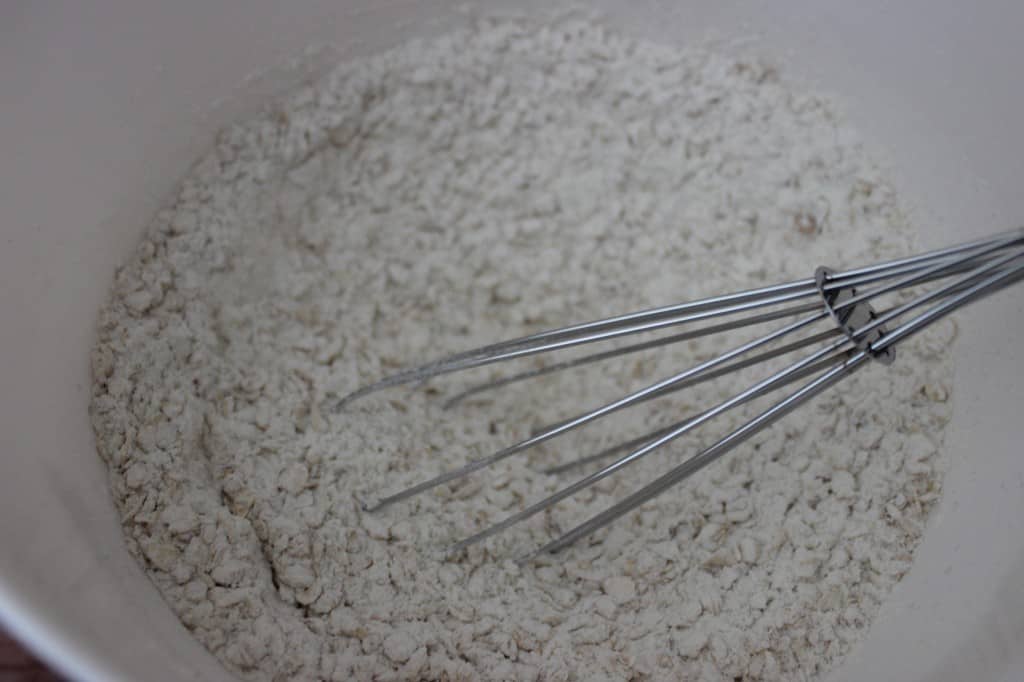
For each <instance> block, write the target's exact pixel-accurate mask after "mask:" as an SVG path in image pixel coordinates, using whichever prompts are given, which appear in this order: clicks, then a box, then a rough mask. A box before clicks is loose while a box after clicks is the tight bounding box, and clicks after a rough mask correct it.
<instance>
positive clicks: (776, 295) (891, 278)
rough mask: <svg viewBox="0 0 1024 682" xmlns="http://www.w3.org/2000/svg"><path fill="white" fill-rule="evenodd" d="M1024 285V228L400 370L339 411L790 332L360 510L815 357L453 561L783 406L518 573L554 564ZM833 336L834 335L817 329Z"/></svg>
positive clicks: (625, 458)
mask: <svg viewBox="0 0 1024 682" xmlns="http://www.w3.org/2000/svg"><path fill="white" fill-rule="evenodd" d="M1022 278H1024V228H1019V229H1016V230H1012V231H1009V232H1004V233H1000V234H997V235H994V236H991V237H988V238H985V239H980V240H976V241H972V242H968V243H964V244H959V245H957V246H952V247H948V248H944V249H940V250H937V251H931V252H928V253H924V254H921V255H917V256H912V257H908V258H901V259H898V260H891V261H888V262H885V263H879V264H875V265H869V266H866V267H859V268H854V269H851V270H844V271H835V270H832V269H829V268H826V267H819V268H817V270H816V271H815V273H814V276H813V277H811V278H808V279H804V280H799V281H793V282H788V283H784V284H778V285H774V286H768V287H763V288H759V289H751V290H748V291H742V292H739V293H733V294H728V295H723V296H717V297H713V298H707V299H703V300H698V301H692V302H687V303H681V304H677V305H670V306H665V307H660V308H653V309H650V310H644V311H640V312H634V313H629V314H626V315H620V316H617V317H610V318H606V319H602V320H596V321H593V322H587V323H583V324H576V325H572V326H568V327H563V328H561V329H554V330H550V331H544V332H540V333H536V334H531V335H529V336H524V337H520V338H516V339H512V340H509V341H503V342H500V343H495V344H492V345H488V346H484V347H482V348H477V349H474V350H469V351H466V352H462V353H458V354H455V355H452V356H449V357H446V358H443V359H440V360H437V361H434V362H431V363H428V364H426V365H422V366H419V367H415V368H412V369H408V370H405V371H401V372H399V373H397V374H394V375H392V376H388V377H386V378H384V379H382V380H380V381H378V382H377V383H374V384H372V385H369V386H365V387H363V388H360V389H359V390H357V391H355V392H354V393H351V394H349V395H348V396H346V397H344V398H343V399H342V400H341V401H340V403H339V407H344V406H345V405H347V404H348V403H350V402H351V401H353V400H356V399H358V398H360V397H362V396H365V395H367V394H368V393H371V392H375V391H378V390H382V389H385V388H390V387H395V386H399V385H403V384H411V383H420V382H423V381H425V380H427V379H429V378H431V377H436V376H439V375H442V374H448V373H451V372H458V371H461V370H467V369H471V368H475V367H481V366H483V365H488V364H491V363H496V362H503V361H509V360H514V359H517V358H524V357H527V356H531V355H535V354H538V353H548V352H552V351H559V350H564V349H567V348H571V347H575V346H580V345H584V344H593V343H599V342H607V341H613V340H615V339H620V338H622V337H627V336H632V335H637V334H644V333H651V332H658V331H661V330H669V331H672V333H671V334H669V335H667V336H660V337H655V338H649V339H647V340H644V341H640V342H636V343H632V344H629V345H624V346H617V347H613V348H611V349H608V350H604V351H602V352H598V353H594V354H590V355H585V356H583V357H576V358H573V359H570V360H564V361H561V362H556V363H553V364H550V365H547V366H545V367H542V368H540V369H533V370H530V371H526V372H520V373H517V374H512V375H511V376H508V377H505V378H502V379H499V380H497V381H491V382H488V383H483V384H480V385H477V386H474V387H472V388H470V389H469V390H467V391H464V392H462V393H460V394H459V395H456V396H455V397H454V398H452V399H450V400H449V401H448V403H447V404H448V405H451V404H454V403H456V402H459V401H461V400H463V399H465V398H466V397H468V396H470V395H473V394H477V393H481V392H484V391H489V390H494V389H497V388H500V387H503V386H507V385H509V384H511V383H515V382H519V381H523V380H527V379H530V378H533V377H537V376H540V375H544V374H548V373H551V372H555V371H561V370H565V369H569V368H571V367H579V366H582V365H586V364H590V363H594V362H601V361H605V360H610V359H612V358H616V357H620V356H623V355H625V354H628V353H636V352H640V351H644V350H649V349H652V348H657V347H661V346H665V345H667V344H671V343H679V342H682V341H685V340H689V339H694V338H697V337H702V336H707V335H710V334H718V333H722V332H726V331H730V330H734V329H739V328H742V327H748V326H752V325H765V324H769V323H771V322H778V321H781V322H782V324H781V326H778V327H777V328H775V329H772V330H771V331H768V332H767V333H766V334H764V335H763V336H760V337H759V338H756V339H754V340H752V341H750V342H747V343H743V344H741V345H738V346H736V347H735V348H732V349H730V350H727V351H725V352H723V353H721V354H720V355H718V356H717V357H714V358H712V359H710V360H707V361H704V362H700V363H698V364H696V365H694V366H693V367H690V368H688V369H686V370H684V371H681V372H679V373H677V374H674V375H672V376H669V377H666V378H663V379H660V380H659V381H657V382H655V383H653V384H651V385H649V386H647V387H645V388H643V389H640V390H637V391H634V392H632V393H630V394H629V395H626V396H624V397H622V398H619V399H618V400H614V401H612V402H610V403H607V404H605V405H602V406H600V407H598V408H595V409H592V410H588V411H586V412H584V413H583V414H580V415H578V416H576V417H573V418H571V419H567V420H564V421H560V422H558V423H556V424H552V425H550V426H547V427H544V428H542V429H540V430H538V431H535V432H534V433H533V435H531V436H530V437H528V438H526V439H525V440H522V441H520V442H518V443H514V444H512V445H509V446H507V447H504V448H501V449H499V450H497V451H496V452H494V453H493V454H491V455H488V456H486V457H482V458H479V459H473V460H470V461H468V462H467V463H466V464H464V465H463V466H461V467H458V468H456V469H452V470H450V471H446V472H444V473H441V474H440V475H438V476H435V477H433V478H430V479H428V480H425V481H423V482H422V483H419V484H417V485H414V486H412V487H410V488H407V489H405V490H401V491H399V492H396V493H393V494H390V495H387V496H383V497H380V498H378V499H377V500H376V501H374V502H372V503H369V504H368V503H363V509H364V510H365V511H366V512H374V511H377V510H380V509H382V508H384V507H386V506H389V505H393V504H395V503H397V502H400V501H402V500H406V499H408V498H410V497H412V496H414V495H418V494H420V493H423V492H425V491H427V490H430V489H432V488H435V487H437V486H440V485H443V484H445V483H449V482H451V481H454V480H456V479H458V478H461V477H463V476H467V475H469V474H471V473H473V472H475V471H478V470H480V469H483V468H485V467H487V466H489V465H491V464H494V463H495V462H498V461H499V460H503V459H505V458H507V457H512V456H514V455H518V454H521V453H523V452H524V451H526V450H528V449H529V448H532V447H534V446H537V445H539V444H540V443H544V442H546V441H549V440H551V439H553V438H556V437H558V436H561V435H563V434H565V433H567V432H569V431H571V430H574V429H578V428H581V427H583V426H585V425H587V424H590V423H592V422H594V421H595V420H598V419H600V418H602V417H606V416H607V415H609V414H611V413H613V412H617V411H619V410H623V409H626V408H629V407H633V406H635V405H637V404H639V403H642V402H645V401H648V400H651V399H653V398H657V397H660V396H663V395H665V394H667V393H669V392H673V391H678V390H682V389H684V388H689V387H692V386H694V385H696V384H699V383H701V382H705V381H710V380H712V379H714V378H716V377H720V376H723V375H725V374H728V373H731V372H736V371H739V370H741V369H744V368H747V367H751V366H753V365H756V364H758V363H763V362H766V361H768V360H771V359H773V358H779V357H782V356H785V355H789V354H794V353H797V352H798V351H804V356H803V357H801V358H800V359H798V360H796V361H794V362H792V363H791V364H789V365H788V366H786V367H784V368H783V369H781V370H779V371H777V372H774V373H772V374H771V375H770V376H768V377H766V378H765V379H763V380H761V381H758V382H756V383H754V384H753V385H752V386H750V387H749V388H747V389H745V390H743V391H741V392H740V393H738V394H736V395H734V396H732V397H731V398H729V399H727V400H724V401H723V402H721V403H719V404H717V405H714V406H712V407H710V408H708V409H706V410H704V411H703V412H700V413H699V414H696V415H692V416H688V417H686V418H683V419H680V420H679V421H676V422H675V423H673V424H670V425H668V426H665V427H663V428H660V429H658V430H656V431H654V432H652V433H648V434H646V435H644V436H642V437H640V438H635V439H633V440H630V441H628V442H625V443H622V444H620V445H616V446H615V447H612V448H609V449H606V450H604V451H602V452H599V453H596V454H594V455H590V456H588V457H585V458H583V459H581V460H578V461H575V462H570V463H569V464H566V465H561V466H557V467H553V468H551V469H548V472H549V473H562V472H565V471H568V470H570V469H571V468H573V467H576V466H578V465H581V464H586V463H593V462H599V461H604V460H607V459H610V458H611V457H613V456H614V455H621V456H619V457H618V458H616V459H615V460H614V461H612V462H611V463H609V464H606V465H604V466H602V467H601V468H600V469H598V470H597V471H595V472H593V473H591V474H589V475H587V476H584V477H583V478H581V479H579V480H578V481H576V482H575V483H572V484H571V485H568V486H567V487H565V488H563V489H561V490H559V491H558V492H555V493H554V494H552V495H549V496H548V497H545V498H544V499H541V500H538V501H536V502H534V503H532V504H529V505H527V506H526V507H525V508H524V509H522V510H521V511H519V512H516V513H514V514H512V515H511V516H509V517H508V518H506V519H504V520H502V521H500V522H498V523H495V524H494V525H492V526H490V527H487V528H485V529H483V530H481V531H480V532H478V533H476V534H475V535H473V536H471V537H468V538H465V539H463V540H460V541H458V542H456V543H455V544H453V545H452V546H450V547H449V548H448V550H449V551H450V552H458V551H460V550H462V549H465V548H466V547H469V546H470V545H472V544H475V543H478V542H480V541H482V540H484V539H486V538H488V537H490V536H492V535H494V534H496V533H499V532H501V531H503V530H505V529H507V528H509V527H510V526H512V525H514V524H516V523H519V522H520V521H523V520H525V519H527V518H529V517H530V516H532V515H534V514H537V513H540V512H542V511H544V510H546V509H548V508H550V507H552V506H553V505H555V504H557V503H558V502H559V501H561V500H564V499H566V498H568V497H570V496H572V495H575V494H576V493H578V492H580V491H581V490H583V489H584V488H587V487H588V486H591V485H593V484H595V483H597V482H598V481H600V480H601V479H603V478H605V477H607V476H611V475H613V474H615V473H616V472H618V471H620V470H622V469H623V468H624V467H626V466H629V465H630V464H632V463H634V462H636V461H637V460H639V459H641V458H642V457H644V456H646V455H648V454H650V453H651V452H652V451H654V450H655V449H657V448H660V447H662V446H663V445H665V444H667V443H669V442H671V441H674V440H676V439H677V438H680V437H681V436H683V435H685V434H687V433H689V432H691V431H693V430H695V429H697V428H698V427H699V426H701V425H703V424H706V423H708V422H710V421H711V420H713V419H715V418H716V417H720V416H721V415H723V414H725V413H726V412H728V411H730V410H733V409H735V408H737V407H738V406H740V405H743V404H745V403H748V402H750V401H752V400H754V399H756V398H759V397H762V396H765V395H769V394H776V393H778V394H779V396H780V397H779V398H778V400H777V402H775V403H774V404H773V405H772V406H770V407H769V408H767V409H765V410H763V411H762V412H760V413H759V414H757V415H756V416H755V417H753V418H752V419H750V420H749V421H747V422H746V423H744V424H743V425H742V426H740V427H739V428H737V429H735V430H734V431H732V432H731V433H729V434H728V435H726V436H725V437H723V438H721V439H720V440H718V441H717V442H715V443H713V444H712V445H710V446H708V447H706V448H703V449H702V450H700V451H699V452H697V453H696V454H695V455H693V456H692V457H690V458H689V459H685V460H684V461H682V462H681V463H679V464H678V465H676V466H675V467H674V468H671V469H670V470H669V471H667V472H666V473H664V474H662V475H661V476H660V477H658V478H656V479H655V480H653V481H651V482H650V483H649V484H647V485H645V486H643V487H642V488H640V489H639V490H637V491H636V492H633V493H632V494H630V495H628V496H627V497H625V498H624V499H622V500H620V501H618V502H616V503H615V504H613V505H611V506H610V507H608V508H607V509H605V510H604V511H602V512H600V513H599V514H597V515H595V516H594V517H592V518H590V519H589V520H586V521H584V522H583V523H581V524H579V525H578V526H576V527H574V528H572V529H571V530H569V531H568V532H566V533H564V534H563V535H561V536H560V537H557V538H555V539H553V540H551V541H550V542H548V543H547V544H545V545H544V546H542V547H540V548H539V549H537V550H536V551H534V552H532V553H530V554H528V555H526V556H524V557H522V558H521V559H520V561H528V560H530V559H532V558H534V557H536V556H537V555H539V554H541V553H543V552H556V551H558V550H560V549H562V548H564V547H566V546H568V545H570V544H572V543H573V542H575V541H577V540H579V539H580V538H583V537H585V536H587V535H589V534H591V533H593V532H594V531H596V530H598V529H599V528H602V527H603V526H605V525H607V524H609V523H611V522H612V521H614V520H615V519H618V518H619V517H621V516H623V515H624V514H627V513H629V512H630V511H632V510H633V509H635V508H637V507H638V506H640V505H642V504H644V503H645V502H647V501H648V500H650V499H651V498H653V497H655V496H656V495H660V494H662V493H664V492H665V491H666V490H668V489H669V488H671V487H672V486H674V485H676V484H678V483H680V482H681V481H683V480H685V479H686V478H688V477H689V476H692V475H693V474H695V473H696V472H698V471H700V470H701V469H702V468H703V467H705V466H707V465H708V464H710V463H712V462H714V461H715V460H717V459H718V458H720V457H722V455H724V454H726V453H727V452H729V451H731V450H732V449H734V448H736V447H737V446H738V445H740V444H741V443H743V442H744V441H746V440H747V439H749V438H750V437H751V436H753V435H754V434H756V433H758V432H759V431H761V430H763V429H765V428H766V427H768V426H769V425H771V424H772V423H774V422H776V421H778V420H779V419H781V418H782V417H783V416H785V415H786V414H788V413H790V412H792V411H793V410H794V409H796V408H797V407H799V406H800V405H802V404H804V403H806V402H807V401H808V400H810V399H811V398H813V397H814V396H816V395H818V394H819V393H821V392H822V391H824V390H826V389H827V388H829V387H831V386H834V385H835V384H837V383H838V382H840V381H841V380H842V379H844V378H845V377H847V376H850V375H851V374H852V373H854V372H856V371H857V370H858V369H860V368H862V367H864V366H865V365H866V364H867V363H868V362H869V361H877V362H881V363H884V364H889V363H891V362H892V361H893V360H894V358H895V350H896V347H897V346H898V345H899V344H900V343H901V342H902V341H903V340H905V339H907V338H909V337H911V336H913V335H914V334H916V333H917V332H919V331H921V330H922V329H924V328H925V327H927V326H928V325H930V324H932V323H933V322H935V321H936V320H939V319H940V318H943V317H945V316H946V315H949V314H950V313H952V312H953V311H955V310H957V309H958V308H961V307H963V306H965V305H967V304H969V303H972V302H974V301H976V300H978V299H980V298H982V297H984V296H986V295H988V294H991V293H993V292H995V291H998V290H1000V289H1003V288H1005V287H1007V286H1009V285H1011V284H1013V283H1015V282H1017V281H1019V280H1021V279H1022ZM893 298H895V299H897V300H896V301H895V302H890V303H889V304H888V307H885V308H883V309H876V304H878V303H879V302H880V301H883V300H888V299H893ZM822 326H823V327H824V329H820V327H822ZM803 379H809V380H808V381H807V382H806V383H804V384H802V385H800V386H799V387H798V388H796V389H795V390H792V391H791V392H788V393H786V392H785V391H783V389H784V388H785V387H787V386H789V385H791V384H794V383H796V382H799V381H801V380H803ZM621 453H625V454H621Z"/></svg>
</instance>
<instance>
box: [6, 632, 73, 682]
mask: <svg viewBox="0 0 1024 682" xmlns="http://www.w3.org/2000/svg"><path fill="white" fill-rule="evenodd" d="M62 679H63V678H61V677H58V676H57V675H54V674H53V673H51V672H50V671H49V670H47V669H46V666H44V665H43V664H42V663H40V662H39V661H37V660H36V659H35V657H33V656H32V655H31V654H29V653H28V652H27V651H25V650H24V649H23V648H22V647H21V645H19V644H18V643H17V642H14V641H13V640H11V639H10V638H8V637H7V636H5V635H4V634H3V633H2V632H0V682H61V681H62Z"/></svg>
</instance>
